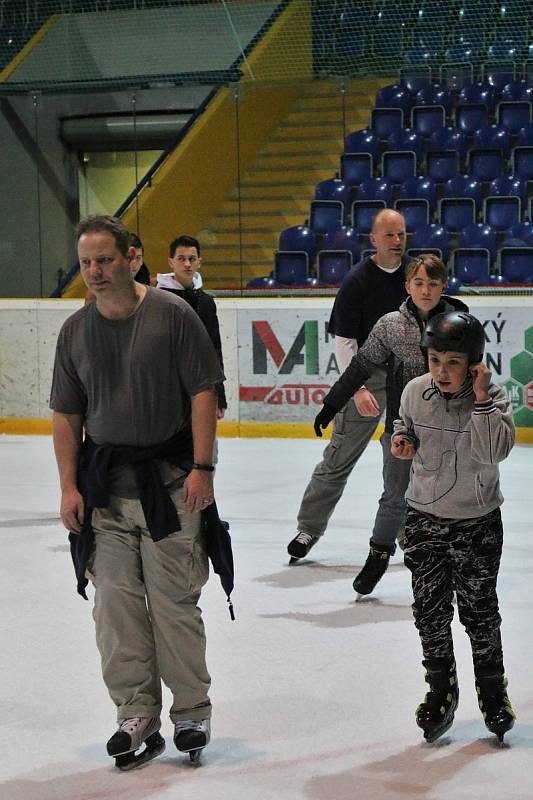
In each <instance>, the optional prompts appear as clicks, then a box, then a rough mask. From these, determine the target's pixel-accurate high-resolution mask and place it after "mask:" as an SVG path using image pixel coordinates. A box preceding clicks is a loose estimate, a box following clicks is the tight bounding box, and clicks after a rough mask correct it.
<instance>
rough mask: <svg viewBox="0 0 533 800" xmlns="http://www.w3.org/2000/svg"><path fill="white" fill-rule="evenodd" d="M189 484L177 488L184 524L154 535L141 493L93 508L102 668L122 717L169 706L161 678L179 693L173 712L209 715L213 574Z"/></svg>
mask: <svg viewBox="0 0 533 800" xmlns="http://www.w3.org/2000/svg"><path fill="white" fill-rule="evenodd" d="M182 495H183V489H176V490H174V491H173V492H171V497H172V499H173V501H174V503H175V505H176V508H177V510H178V515H179V519H180V524H181V530H180V531H178V532H176V533H173V534H171V535H170V536H168V537H167V538H165V539H163V540H162V541H160V542H154V541H153V540H152V538H151V536H150V534H149V533H148V530H147V528H146V522H145V518H144V513H143V511H142V508H141V504H140V501H139V500H129V499H124V498H121V497H116V496H114V495H111V499H110V504H109V506H108V507H107V508H97V509H95V510H94V511H93V518H92V522H93V530H94V534H95V547H94V551H93V554H92V557H91V559H90V562H89V569H88V577H89V578H90V579H91V580H92V581H93V583H94V585H95V603H94V611H93V616H94V620H95V623H96V642H97V645H98V649H99V651H100V655H101V660H102V674H103V678H104V682H105V684H106V686H107V689H108V691H109V694H110V696H111V699H112V700H113V702H114V703H115V705H116V706H117V717H118V719H119V720H120V719H124V718H127V717H153V716H159V714H160V713H161V679H163V681H164V682H165V684H166V685H167V686H168V687H169V689H170V690H171V692H172V694H173V698H174V701H173V704H172V707H171V710H170V718H171V720H172V721H173V722H176V721H177V720H183V719H197V720H201V719H207V718H208V717H210V715H211V704H210V701H209V697H208V691H209V686H210V682H211V681H210V677H209V674H208V672H207V667H206V663H205V633H204V626H203V622H202V616H201V610H200V609H199V608H198V605H197V603H198V600H199V598H200V591H201V588H202V586H203V585H204V584H205V582H206V581H207V578H208V574H209V567H208V562H207V556H206V553H205V547H204V543H203V541H202V537H201V535H200V513H199V512H197V513H194V514H190V513H189V512H188V511H186V509H185V506H184V504H183V500H182Z"/></svg>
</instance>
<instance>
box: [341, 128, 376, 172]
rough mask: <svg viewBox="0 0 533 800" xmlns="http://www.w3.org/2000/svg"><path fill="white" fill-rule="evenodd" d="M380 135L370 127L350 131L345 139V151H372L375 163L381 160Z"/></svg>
mask: <svg viewBox="0 0 533 800" xmlns="http://www.w3.org/2000/svg"><path fill="white" fill-rule="evenodd" d="M379 151H380V143H379V136H378V135H377V134H376V133H375V132H374V131H372V130H370V129H369V128H365V129H364V130H362V131H354V132H353V133H349V134H348V136H347V137H346V138H345V140H344V152H345V153H370V155H371V156H372V160H373V162H374V164H377V162H378V160H379Z"/></svg>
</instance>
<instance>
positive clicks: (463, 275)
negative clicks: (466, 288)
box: [453, 247, 490, 286]
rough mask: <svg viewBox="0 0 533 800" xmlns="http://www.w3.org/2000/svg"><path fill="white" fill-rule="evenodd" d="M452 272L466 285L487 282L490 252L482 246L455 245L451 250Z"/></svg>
mask: <svg viewBox="0 0 533 800" xmlns="http://www.w3.org/2000/svg"><path fill="white" fill-rule="evenodd" d="M453 273H454V275H455V277H456V278H457V279H458V280H459V281H460V282H461V283H464V284H467V285H469V284H470V285H474V286H475V285H483V284H487V283H488V282H489V275H490V253H489V251H488V250H486V249H484V248H483V247H457V248H456V249H455V250H454V251H453Z"/></svg>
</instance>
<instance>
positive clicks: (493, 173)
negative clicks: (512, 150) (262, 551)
mask: <svg viewBox="0 0 533 800" xmlns="http://www.w3.org/2000/svg"><path fill="white" fill-rule="evenodd" d="M504 168H505V167H504V156H503V155H502V153H501V151H499V150H496V149H491V150H488V149H487V150H485V149H483V150H482V149H479V150H471V151H470V153H469V154H468V172H469V173H470V175H472V177H473V178H477V179H478V180H480V181H493V180H494V179H495V178H498V177H499V176H500V175H502V174H503V172H504Z"/></svg>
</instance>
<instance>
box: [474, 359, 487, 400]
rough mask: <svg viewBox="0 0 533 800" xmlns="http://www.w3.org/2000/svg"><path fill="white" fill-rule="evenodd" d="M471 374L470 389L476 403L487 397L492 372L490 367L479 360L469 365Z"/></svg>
mask: <svg viewBox="0 0 533 800" xmlns="http://www.w3.org/2000/svg"><path fill="white" fill-rule="evenodd" d="M469 370H470V374H471V375H472V389H473V390H474V394H475V396H476V400H477V402H478V403H483V402H485V400H488V399H489V393H488V388H489V386H490V381H491V377H492V373H491V371H490V369H489V368H488V367H487V366H486V365H485V364H484V363H483V362H482V361H480V362H479V363H478V364H471V365H470V367H469Z"/></svg>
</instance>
